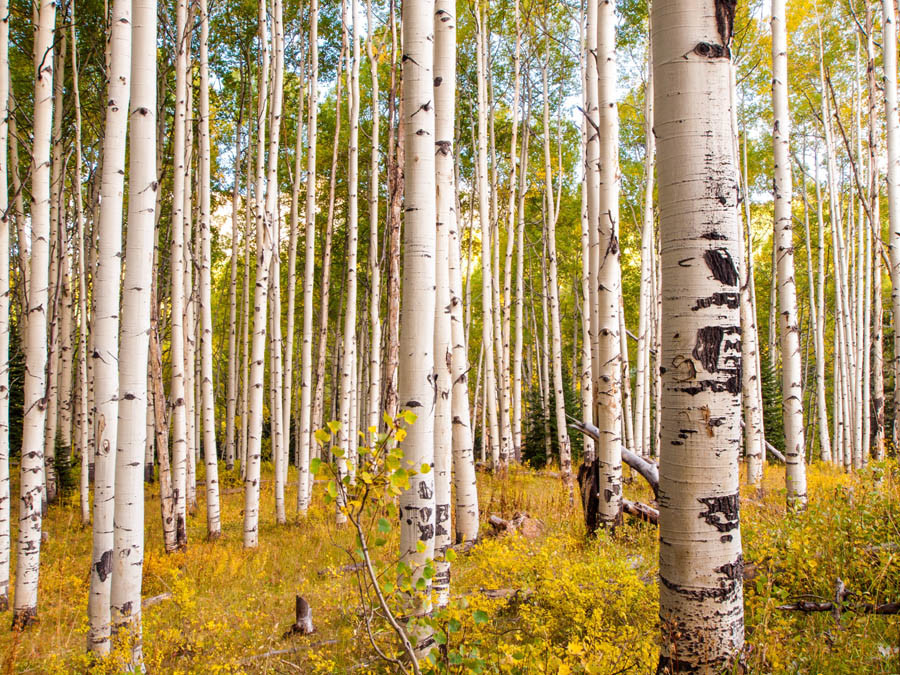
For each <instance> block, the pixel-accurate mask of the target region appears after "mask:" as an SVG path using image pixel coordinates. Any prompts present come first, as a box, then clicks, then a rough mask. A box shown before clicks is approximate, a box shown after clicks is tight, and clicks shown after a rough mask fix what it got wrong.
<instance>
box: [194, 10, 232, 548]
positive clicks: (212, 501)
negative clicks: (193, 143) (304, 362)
mask: <svg viewBox="0 0 900 675" xmlns="http://www.w3.org/2000/svg"><path fill="white" fill-rule="evenodd" d="M198 2H199V11H200V59H199V61H200V63H199V65H200V110H199V113H200V120H199V121H200V391H201V402H200V405H201V406H202V408H201V409H202V413H203V450H204V458H205V460H206V534H207V536H208V538H209V539H210V540H215V539H218V538H219V536H220V535H221V534H222V524H221V521H220V518H219V462H218V451H217V448H216V408H215V399H214V394H213V353H212V340H213V324H212V273H211V270H210V267H211V265H212V251H211V248H212V246H211V236H212V233H211V232H210V217H211V213H210V191H211V190H212V185H211V176H210V165H211V163H212V156H211V149H210V137H209V9H208V7H207V0H198ZM232 307H233V305H232ZM232 325H233V322H232ZM229 330H230V332H232V333H233V328H231V329H229Z"/></svg>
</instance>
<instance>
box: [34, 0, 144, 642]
mask: <svg viewBox="0 0 900 675" xmlns="http://www.w3.org/2000/svg"><path fill="white" fill-rule="evenodd" d="M109 47H110V63H109V74H110V76H109V84H108V87H107V91H106V98H107V101H108V102H107V107H106V124H105V127H104V136H103V173H102V177H101V187H100V193H101V196H100V222H99V238H98V242H99V249H98V254H97V273H96V277H95V278H94V302H95V303H96V305H95V307H96V314H95V315H94V322H93V324H92V325H91V332H93V333H94V351H93V358H94V395H95V397H96V398H95V400H96V410H95V420H94V423H95V424H96V431H95V433H96V437H95V449H94V480H95V482H94V530H93V550H92V553H91V569H90V571H91V589H90V595H89V596H88V619H89V620H90V627H89V629H88V647H89V648H90V650H91V651H93V652H95V653H97V654H101V655H103V654H108V653H109V650H110V639H109V638H110V587H111V582H112V574H111V573H112V571H113V563H114V558H115V555H114V553H113V548H114V542H113V540H114V529H113V524H114V507H115V502H114V499H115V474H116V454H117V453H116V452H115V449H116V447H117V440H116V439H117V428H118V426H117V425H118V409H117V400H118V397H119V386H118V385H119V364H118V355H119V282H120V275H121V268H122V264H121V261H122V200H123V193H124V182H125V135H126V130H127V127H128V111H129V95H130V93H131V90H130V86H129V85H130V81H131V51H132V50H131V47H132V45H131V0H115V1H114V3H113V8H112V17H111V21H110V28H109ZM139 267H140V265H139V264H138V268H139ZM34 272H35V270H34V268H33V267H32V279H34ZM144 364H146V359H145V360H144V361H143V362H141V363H140V366H141V367H143V366H144ZM145 375H146V373H145ZM141 412H142V413H143V409H142V410H141ZM139 426H141V427H143V423H142V424H140V425H139ZM123 432H124V433H127V432H125V431H124V430H123ZM136 433H139V432H136ZM142 449H143V448H142Z"/></svg>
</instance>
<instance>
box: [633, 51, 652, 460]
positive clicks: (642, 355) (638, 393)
mask: <svg viewBox="0 0 900 675" xmlns="http://www.w3.org/2000/svg"><path fill="white" fill-rule="evenodd" d="M648 56H649V51H648ZM655 153H656V140H655V139H654V137H653V67H652V64H649V62H648V68H647V84H646V86H645V87H644V208H643V211H642V213H641V216H642V220H641V294H640V299H639V303H640V304H639V310H638V334H637V338H638V348H637V368H636V373H635V386H634V399H635V405H634V440H635V444H636V446H637V449H638V451H639V452H640V454H641V456H642V457H649V456H650V419H649V415H646V416H645V414H644V412H645V411H647V412H649V408H650V406H649V399H650V377H651V375H650V341H651V338H652V336H651V335H650V305H651V303H652V302H654V298H653V295H652V290H653V284H652V283H651V281H650V275H651V274H652V265H653V256H654V255H656V247H655V245H654V241H653V226H654V223H653V172H654V168H655V163H654V159H655V158H654V155H655Z"/></svg>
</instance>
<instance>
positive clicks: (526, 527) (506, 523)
mask: <svg viewBox="0 0 900 675" xmlns="http://www.w3.org/2000/svg"><path fill="white" fill-rule="evenodd" d="M488 525H490V526H491V527H492V528H494V531H493V532H492V534H493V535H494V536H499V535H501V534H513V533H514V532H518V533H519V534H521V535H522V536H523V537H525V538H526V539H534V538H535V537H539V536H541V534H543V532H544V524H543V523H542V522H541V521H540V520H537V519H536V518H532V517H530V516H529V515H528V514H527V513H516V514H515V515H513V517H512V518H510V519H509V520H505V519H503V518H501V517H500V516H497V515H494V514H491V516H490V517H489V518H488Z"/></svg>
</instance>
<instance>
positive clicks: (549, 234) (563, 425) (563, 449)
mask: <svg viewBox="0 0 900 675" xmlns="http://www.w3.org/2000/svg"><path fill="white" fill-rule="evenodd" d="M548 40H549V38H548ZM544 44H545V46H546V48H547V57H546V59H545V60H544V62H543V67H542V68H541V83H542V85H543V98H544V110H543V121H544V133H543V137H544V139H543V140H544V186H545V190H546V199H547V208H548V213H547V219H546V228H547V229H546V231H545V239H546V242H547V257H548V258H549V263H550V264H549V265H548V267H549V283H548V289H547V290H548V291H549V293H548V298H547V301H548V304H549V305H550V333H551V345H552V347H551V352H552V353H551V358H552V368H553V392H554V395H555V396H554V400H555V404H556V405H555V412H556V441H557V443H558V444H559V466H560V470H561V471H562V475H563V482H564V483H565V485H566V488H567V489H568V491H569V501H570V502H571V501H572V500H573V499H574V492H573V490H574V487H573V482H572V448H571V446H570V444H569V434H568V426H567V422H566V397H565V392H564V390H563V373H562V335H561V331H560V328H559V289H558V286H557V283H558V282H557V270H556V267H557V265H556V218H557V214H556V209H555V208H554V204H553V164H552V162H551V159H550V86H549V83H548V73H547V71H548V69H549V67H550V50H549V42H545V43H544Z"/></svg>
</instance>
